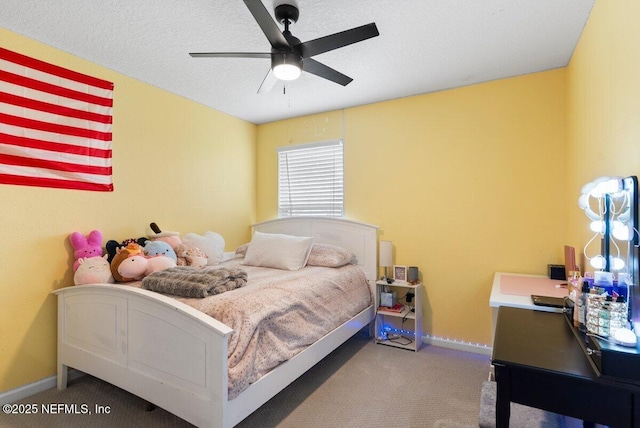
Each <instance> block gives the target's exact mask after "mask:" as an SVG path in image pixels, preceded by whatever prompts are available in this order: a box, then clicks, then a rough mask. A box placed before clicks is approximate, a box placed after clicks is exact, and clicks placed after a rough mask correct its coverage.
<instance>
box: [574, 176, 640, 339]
mask: <svg viewBox="0 0 640 428" xmlns="http://www.w3.org/2000/svg"><path fill="white" fill-rule="evenodd" d="M578 205H579V206H580V208H582V209H583V210H584V211H585V214H586V215H587V217H588V218H589V220H590V221H591V223H590V225H589V227H590V229H591V231H593V233H594V235H593V237H592V238H591V239H590V240H589V242H588V243H587V244H586V245H585V247H584V256H585V258H586V259H587V260H588V261H589V264H590V266H591V269H592V270H593V271H594V272H597V271H606V272H613V273H614V274H615V276H616V277H617V279H618V286H619V287H620V286H625V285H627V286H628V287H629V288H628V293H627V296H628V298H629V309H630V310H629V315H630V318H631V320H632V321H633V323H634V324H638V323H640V286H639V278H638V273H639V266H638V260H639V259H638V238H639V236H638V210H639V208H640V207H639V206H638V178H637V177H636V176H630V177H625V178H622V177H600V178H597V179H596V180H594V181H592V182H590V183H587V184H586V185H585V186H584V187H583V188H582V195H581V196H580V199H579V201H578ZM637 333H639V332H636V334H637Z"/></svg>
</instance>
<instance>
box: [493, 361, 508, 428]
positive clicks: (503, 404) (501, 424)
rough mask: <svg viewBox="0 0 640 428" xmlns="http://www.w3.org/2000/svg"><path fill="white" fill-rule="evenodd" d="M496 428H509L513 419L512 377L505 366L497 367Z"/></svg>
mask: <svg viewBox="0 0 640 428" xmlns="http://www.w3.org/2000/svg"><path fill="white" fill-rule="evenodd" d="M495 375H496V391H497V392H496V428H509V418H510V417H511V377H510V374H509V369H507V368H506V367H505V366H501V365H495Z"/></svg>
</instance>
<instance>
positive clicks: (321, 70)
mask: <svg viewBox="0 0 640 428" xmlns="http://www.w3.org/2000/svg"><path fill="white" fill-rule="evenodd" d="M302 69H303V70H304V71H306V72H308V73H311V74H315V75H316V76H319V77H322V78H325V79H327V80H331V81H332V82H336V83H338V84H340V85H342V86H347V85H348V84H349V83H351V81H352V80H353V79H352V78H351V77H349V76H345V75H344V74H342V73H340V72H339V71H336V70H334V69H333V68H331V67H327V66H326V65H324V64H322V63H320V62H318V61H316V60H315V59H311V58H305V59H304V61H302Z"/></svg>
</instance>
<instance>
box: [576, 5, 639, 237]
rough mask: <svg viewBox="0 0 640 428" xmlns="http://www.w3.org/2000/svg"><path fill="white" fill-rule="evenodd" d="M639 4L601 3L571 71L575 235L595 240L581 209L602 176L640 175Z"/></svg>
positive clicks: (595, 8) (592, 18)
mask: <svg viewBox="0 0 640 428" xmlns="http://www.w3.org/2000/svg"><path fill="white" fill-rule="evenodd" d="M639 16H640V3H639V2H637V1H633V0H620V1H614V2H611V1H598V2H596V4H595V6H594V8H593V10H592V12H591V17H590V19H589V22H588V25H587V26H586V27H585V29H584V32H583V34H582V37H581V38H580V42H579V44H578V47H577V49H576V51H575V53H574V55H573V58H572V61H571V63H570V64H569V67H568V71H567V73H568V77H569V79H568V82H569V85H568V105H569V116H568V117H569V119H568V136H569V138H568V146H567V147H568V153H569V159H570V160H571V162H570V180H569V194H570V195H571V198H569V200H568V204H569V214H570V222H569V225H570V237H571V242H572V244H573V245H576V246H578V247H580V248H582V246H583V245H584V243H585V242H586V241H587V240H588V239H589V238H590V234H589V230H588V220H587V218H586V216H585V215H584V213H583V212H582V211H581V210H580V209H579V208H578V206H577V197H578V196H579V194H580V189H581V188H582V186H583V185H584V184H585V183H587V182H590V181H592V180H593V179H594V178H596V177H599V176H604V175H606V176H615V175H620V176H628V175H636V176H638V175H640V27H639V26H638V25H637V21H638V17H639Z"/></svg>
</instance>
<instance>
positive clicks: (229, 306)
mask: <svg viewBox="0 0 640 428" xmlns="http://www.w3.org/2000/svg"><path fill="white" fill-rule="evenodd" d="M240 260H241V259H240ZM239 263H240V261H239V260H232V261H229V262H226V263H224V264H223V265H221V266H229V265H230V264H232V265H237V267H240V268H242V269H244V270H245V271H246V272H247V274H248V282H247V285H246V286H245V287H243V288H239V289H236V290H232V291H227V292H225V293H222V294H219V295H215V296H210V297H206V298H203V299H198V298H177V299H178V300H180V301H181V302H184V303H186V304H188V305H189V306H192V307H194V308H196V309H198V310H200V311H202V312H204V313H206V314H208V315H211V316H212V317H214V318H216V319H217V320H219V321H221V322H223V323H224V324H226V325H227V326H229V327H231V328H232V329H233V330H234V332H233V334H232V335H231V337H230V340H229V399H233V398H235V397H237V396H238V394H240V393H241V392H242V391H244V390H245V389H246V388H247V387H248V386H249V385H250V384H251V383H253V382H255V381H256V380H258V379H259V378H260V377H262V376H263V375H265V374H266V373H268V372H269V371H270V370H272V369H273V368H274V367H276V366H277V365H279V364H280V363H282V362H284V361H287V360H289V359H290V358H292V357H293V356H295V355H296V354H298V353H299V352H300V351H302V350H303V349H304V348H306V347H307V346H309V345H311V344H313V343H314V342H316V341H317V340H318V339H320V338H321V337H322V336H324V335H325V334H327V333H329V332H330V331H332V330H334V329H335V328H336V327H338V326H340V325H341V324H343V323H344V322H345V321H347V320H348V319H349V318H351V317H353V316H354V315H356V314H358V313H359V312H361V311H362V310H364V309H365V308H366V307H367V306H369V305H371V301H372V299H371V291H370V289H369V286H368V284H367V280H366V278H365V276H364V273H363V272H362V270H361V269H360V268H359V267H357V266H355V265H347V266H343V267H340V268H325V267H316V266H307V267H305V268H303V269H301V270H299V271H284V270H278V269H269V268H259V267H253V266H244V265H239Z"/></svg>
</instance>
